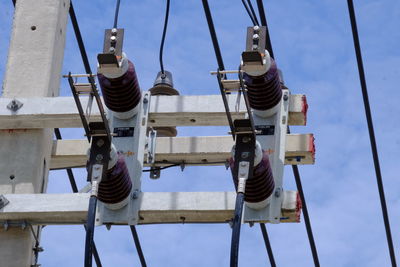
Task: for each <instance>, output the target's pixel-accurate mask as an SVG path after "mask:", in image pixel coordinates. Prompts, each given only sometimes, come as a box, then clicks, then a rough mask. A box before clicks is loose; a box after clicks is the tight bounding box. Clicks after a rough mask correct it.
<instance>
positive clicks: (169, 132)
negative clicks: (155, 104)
mask: <svg viewBox="0 0 400 267" xmlns="http://www.w3.org/2000/svg"><path fill="white" fill-rule="evenodd" d="M149 91H150V93H151V95H169V96H172V95H179V91H178V90H176V89H175V88H174V83H173V80H172V73H171V72H169V71H165V73H164V74H163V73H162V72H161V71H160V72H159V73H158V74H157V77H156V80H155V81H154V86H153V87H152V88H151V89H150V90H149ZM153 129H154V130H156V131H157V136H158V137H175V136H177V135H178V132H177V130H176V127H154V128H153Z"/></svg>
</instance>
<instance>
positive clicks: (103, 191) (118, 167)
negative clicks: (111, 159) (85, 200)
mask: <svg viewBox="0 0 400 267" xmlns="http://www.w3.org/2000/svg"><path fill="white" fill-rule="evenodd" d="M131 189H132V182H131V178H130V176H129V172H128V169H127V167H126V163H125V159H124V157H123V155H122V154H119V153H118V160H117V163H116V164H115V166H114V167H112V168H111V169H109V170H107V173H106V177H105V178H103V180H102V181H101V182H100V184H99V192H98V198H99V200H101V201H102V202H104V203H107V204H116V203H120V202H123V201H124V200H125V199H126V198H127V197H128V196H129V194H130V192H131Z"/></svg>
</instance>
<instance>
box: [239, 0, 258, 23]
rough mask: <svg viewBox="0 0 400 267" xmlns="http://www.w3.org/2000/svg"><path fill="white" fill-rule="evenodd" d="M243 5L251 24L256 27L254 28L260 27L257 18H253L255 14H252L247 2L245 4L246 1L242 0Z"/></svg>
mask: <svg viewBox="0 0 400 267" xmlns="http://www.w3.org/2000/svg"><path fill="white" fill-rule="evenodd" d="M242 4H243V6H244V8H245V9H246V12H247V14H248V15H249V17H250V19H251V22H252V23H253V25H254V26H256V25H258V22H257V18H256V17H253V14H252V12H251V10H250V8H249V7H248V6H247V4H246V2H245V1H244V0H242ZM250 4H251V2H250Z"/></svg>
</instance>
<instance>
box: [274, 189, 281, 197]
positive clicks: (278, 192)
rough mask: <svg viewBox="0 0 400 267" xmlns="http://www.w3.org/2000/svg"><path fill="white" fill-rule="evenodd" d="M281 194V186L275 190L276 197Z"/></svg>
mask: <svg viewBox="0 0 400 267" xmlns="http://www.w3.org/2000/svg"><path fill="white" fill-rule="evenodd" d="M280 196H281V189H280V188H277V189H276V190H275V197H280Z"/></svg>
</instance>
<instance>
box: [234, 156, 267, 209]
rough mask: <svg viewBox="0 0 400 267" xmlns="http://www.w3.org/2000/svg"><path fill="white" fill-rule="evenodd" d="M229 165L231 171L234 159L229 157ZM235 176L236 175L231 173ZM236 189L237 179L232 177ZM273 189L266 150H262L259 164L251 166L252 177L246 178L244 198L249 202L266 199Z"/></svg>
mask: <svg viewBox="0 0 400 267" xmlns="http://www.w3.org/2000/svg"><path fill="white" fill-rule="evenodd" d="M230 167H231V170H232V171H233V167H234V160H233V158H231V159H230ZM233 177H237V175H233ZM233 182H234V184H235V188H236V189H237V186H238V181H237V179H235V178H234V179H233ZM274 189H275V182H274V177H273V175H272V169H271V165H270V163H269V157H268V154H267V152H263V158H262V160H261V162H260V163H259V164H257V165H256V166H254V168H253V177H251V178H250V179H247V181H246V189H245V193H244V195H245V197H244V200H245V201H246V202H249V203H258V202H261V201H264V200H266V199H267V198H268V197H269V196H271V195H272V193H273V192H274Z"/></svg>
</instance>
